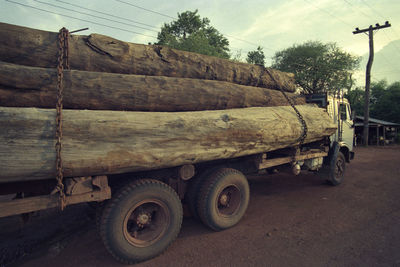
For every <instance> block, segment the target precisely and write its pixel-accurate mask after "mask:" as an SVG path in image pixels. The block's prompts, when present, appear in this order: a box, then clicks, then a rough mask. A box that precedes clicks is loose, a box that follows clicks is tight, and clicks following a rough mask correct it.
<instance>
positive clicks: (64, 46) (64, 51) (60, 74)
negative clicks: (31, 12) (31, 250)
mask: <svg viewBox="0 0 400 267" xmlns="http://www.w3.org/2000/svg"><path fill="white" fill-rule="evenodd" d="M68 35H69V32H68V30H67V29H65V28H62V29H61V30H60V31H59V33H58V48H59V50H58V65H57V104H56V179H57V185H56V188H55V190H56V191H57V192H59V194H60V208H61V210H63V209H64V208H65V206H66V197H65V192H64V183H63V179H64V175H63V161H62V157H61V149H62V143H61V141H62V119H63V116H62V109H63V89H64V68H65V69H69V62H68Z"/></svg>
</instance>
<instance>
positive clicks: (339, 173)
mask: <svg viewBox="0 0 400 267" xmlns="http://www.w3.org/2000/svg"><path fill="white" fill-rule="evenodd" d="M345 169H346V159H345V157H344V155H343V153H342V152H340V151H339V152H338V153H337V156H336V158H335V159H332V162H331V167H330V173H329V178H328V182H329V183H331V184H332V185H339V184H341V183H342V181H343V177H344V171H345Z"/></svg>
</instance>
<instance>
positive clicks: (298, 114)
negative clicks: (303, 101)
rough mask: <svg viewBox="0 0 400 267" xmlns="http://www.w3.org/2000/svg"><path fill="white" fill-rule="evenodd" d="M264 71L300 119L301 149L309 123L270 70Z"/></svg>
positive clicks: (299, 140)
mask: <svg viewBox="0 0 400 267" xmlns="http://www.w3.org/2000/svg"><path fill="white" fill-rule="evenodd" d="M264 69H265V71H266V72H267V73H268V74H269V76H270V77H271V79H272V80H273V81H274V83H275V84H276V85H277V86H278V87H279V90H280V91H281V92H282V94H283V96H284V97H285V98H286V100H287V101H288V102H289V104H290V106H291V107H292V108H293V110H294V111H295V112H296V115H297V117H298V118H299V121H300V123H301V126H302V128H303V132H302V134H301V136H300V137H299V139H297V141H298V142H299V144H298V148H300V146H301V145H302V144H303V143H304V140H305V139H306V138H307V133H308V127H307V123H306V121H305V120H304V118H303V116H302V115H301V114H300V112H299V110H298V109H297V108H296V106H295V104H294V103H293V100H292V99H291V98H290V97H288V95H287V94H286V93H285V91H284V90H283V89H282V87H281V86H280V85H279V83H278V82H277V81H276V80H275V78H274V76H273V75H272V73H271V72H269V70H268V69H267V68H264ZM293 161H295V155H294V156H293Z"/></svg>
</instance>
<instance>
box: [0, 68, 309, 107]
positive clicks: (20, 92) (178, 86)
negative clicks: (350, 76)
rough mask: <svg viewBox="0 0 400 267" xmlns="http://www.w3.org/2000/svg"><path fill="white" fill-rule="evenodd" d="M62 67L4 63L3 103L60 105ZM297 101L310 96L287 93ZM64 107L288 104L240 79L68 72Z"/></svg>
mask: <svg viewBox="0 0 400 267" xmlns="http://www.w3.org/2000/svg"><path fill="white" fill-rule="evenodd" d="M56 88H57V71H56V69H51V68H37V67H27V66H21V65H14V64H10V63H5V62H1V61H0V106H8V107H40V108H54V105H55V103H56V96H57V93H56ZM287 95H288V96H289V97H290V98H291V99H292V101H293V102H294V103H295V104H299V105H301V104H305V100H304V97H302V96H300V95H296V94H292V93H287ZM63 98H64V100H63V101H64V108H71V109H102V110H131V111H199V110H218V109H231V108H246V107H262V106H283V105H288V102H287V100H286V99H285V98H284V96H283V94H282V93H281V92H279V91H276V90H270V89H266V88H262V87H251V86H243V85H238V84H234V83H228V82H220V81H210V80H199V79H189V78H174V77H164V76H143V75H127V74H116V73H104V72H88V71H77V70H71V71H64V97H63Z"/></svg>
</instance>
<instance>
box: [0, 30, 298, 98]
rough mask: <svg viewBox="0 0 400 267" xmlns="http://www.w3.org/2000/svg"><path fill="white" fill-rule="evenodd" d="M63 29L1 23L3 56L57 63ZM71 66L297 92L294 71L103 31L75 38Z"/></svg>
mask: <svg viewBox="0 0 400 267" xmlns="http://www.w3.org/2000/svg"><path fill="white" fill-rule="evenodd" d="M57 35H58V33H53V32H47V31H41V30H35V29H30V28H26V27H21V26H16V25H10V24H5V23H0V60H2V61H5V62H9V63H15V64H19V65H27V66H36V67H44V68H49V67H56V66H57V56H58V47H57V43H58V42H57V38H58V37H57ZM69 61H70V66H71V69H76V70H86V71H95V72H112V73H122V74H138V75H149V76H168V77H177V78H193V79H206V80H217V81H225V82H232V83H236V84H241V85H248V86H256V87H264V88H270V89H283V90H285V91H288V92H294V91H295V84H294V76H293V74H290V73H285V72H281V71H278V70H274V69H269V68H264V67H262V66H258V65H254V64H246V63H240V62H234V61H231V60H226V59H221V58H217V57H212V56H205V55H200V54H196V53H191V52H186V51H179V50H175V49H171V48H168V47H163V46H158V45H142V44H134V43H127V42H123V41H120V40H117V39H114V38H111V37H108V36H104V35H100V34H91V35H89V36H84V35H71V36H70V37H69Z"/></svg>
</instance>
